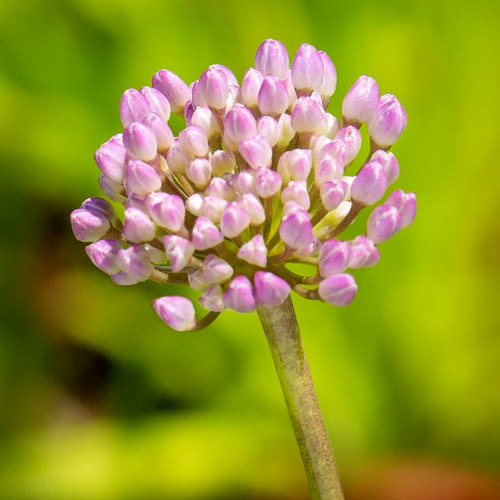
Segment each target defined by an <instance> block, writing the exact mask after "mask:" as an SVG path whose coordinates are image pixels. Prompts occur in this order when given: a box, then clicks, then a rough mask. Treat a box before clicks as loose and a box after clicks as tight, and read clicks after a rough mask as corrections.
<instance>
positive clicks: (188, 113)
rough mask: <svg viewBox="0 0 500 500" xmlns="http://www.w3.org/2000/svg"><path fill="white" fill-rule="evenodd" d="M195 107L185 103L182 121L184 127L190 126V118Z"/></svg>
mask: <svg viewBox="0 0 500 500" xmlns="http://www.w3.org/2000/svg"><path fill="white" fill-rule="evenodd" d="M195 109H196V106H195V105H194V104H193V103H192V102H191V101H189V102H187V103H186V106H185V107H184V113H183V114H184V121H185V122H186V125H187V126H188V127H189V125H191V118H192V117H193V115H194V112H195Z"/></svg>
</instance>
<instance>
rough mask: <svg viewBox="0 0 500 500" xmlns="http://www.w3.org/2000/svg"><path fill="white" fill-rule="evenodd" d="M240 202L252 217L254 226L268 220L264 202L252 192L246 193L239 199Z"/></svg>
mask: <svg viewBox="0 0 500 500" xmlns="http://www.w3.org/2000/svg"><path fill="white" fill-rule="evenodd" d="M238 204H239V205H240V206H241V208H243V209H244V210H245V212H246V213H247V214H248V216H249V217H250V224H251V225H252V226H260V225H261V224H262V223H263V222H264V221H265V220H266V213H265V211H264V207H263V206H262V203H261V202H260V201H259V200H258V199H257V197H256V196H255V195H253V194H252V193H246V194H244V195H243V196H241V197H240V198H239V199H238Z"/></svg>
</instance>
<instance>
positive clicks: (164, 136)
mask: <svg viewBox="0 0 500 500" xmlns="http://www.w3.org/2000/svg"><path fill="white" fill-rule="evenodd" d="M142 123H143V125H146V127H148V128H150V129H151V130H152V131H153V133H154V135H155V137H156V144H157V148H158V151H159V152H160V153H165V152H166V151H167V150H168V148H169V147H170V146H171V145H172V143H173V142H174V134H172V131H171V130H170V127H169V126H168V124H167V123H166V122H165V121H163V120H162V119H161V118H160V117H159V116H158V115H156V114H154V113H150V114H149V115H147V116H146V117H145V118H144V120H143V121H142Z"/></svg>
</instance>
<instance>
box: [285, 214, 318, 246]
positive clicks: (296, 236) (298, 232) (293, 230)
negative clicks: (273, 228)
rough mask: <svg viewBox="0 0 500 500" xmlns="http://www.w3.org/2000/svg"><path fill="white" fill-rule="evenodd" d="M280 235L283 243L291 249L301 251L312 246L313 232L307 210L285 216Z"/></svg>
mask: <svg viewBox="0 0 500 500" xmlns="http://www.w3.org/2000/svg"><path fill="white" fill-rule="evenodd" d="M279 234H280V237H281V239H282V241H283V242H284V243H285V244H286V245H288V246H289V247H291V248H295V249H297V250H301V249H302V248H306V247H307V246H308V245H310V244H311V242H312V240H313V230H312V225H311V221H310V220H309V214H308V213H307V212H306V211H305V210H297V211H296V212H293V213H289V214H288V215H285V216H284V217H283V219H282V220H281V224H280V228H279Z"/></svg>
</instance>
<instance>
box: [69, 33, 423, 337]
mask: <svg viewBox="0 0 500 500" xmlns="http://www.w3.org/2000/svg"><path fill="white" fill-rule="evenodd" d="M336 83H337V74H336V70H335V66H334V65H333V63H332V61H331V60H330V58H329V57H328V55H327V54H326V53H325V52H323V51H320V50H317V49H316V48H314V47H313V46H311V45H307V44H304V45H302V46H301V47H300V48H299V50H298V51H297V53H296V54H295V57H294V59H293V61H292V65H291V68H290V65H289V58H288V53H287V50H286V48H285V46H284V45H283V44H282V43H281V42H279V41H276V40H266V41H265V42H263V43H262V44H261V46H260V47H259V49H258V51H257V54H256V56H255V67H254V68H250V69H248V71H247V72H246V73H245V75H244V77H243V80H242V84H241V86H240V85H239V83H238V80H237V79H236V77H235V75H234V74H233V73H232V72H231V71H230V70H229V69H228V68H226V67H225V66H222V65H219V64H214V65H212V66H210V67H209V68H208V69H207V70H206V71H204V72H203V74H202V75H201V76H200V78H199V79H198V80H197V81H195V82H193V83H192V84H191V85H189V86H188V85H187V84H186V83H184V81H182V79H181V78H179V77H178V76H177V75H175V74H174V73H172V72H170V71H168V70H161V71H159V72H158V73H156V74H155V75H154V76H153V81H152V87H143V88H142V89H141V90H140V91H138V90H134V89H129V90H127V91H125V93H124V94H123V96H122V98H121V103H120V117H121V121H122V123H123V126H124V131H123V133H120V134H117V135H115V136H113V137H112V138H111V139H109V140H108V141H107V142H105V143H104V144H103V145H102V146H101V147H100V148H99V149H98V150H97V152H96V154H95V160H96V162H97V165H98V167H99V168H100V170H101V172H102V174H101V176H100V180H99V182H100V186H101V188H102V190H103V192H104V193H105V194H106V195H107V197H108V198H109V199H111V200H112V201H113V202H117V203H118V204H123V206H124V217H123V221H122V220H121V219H120V218H119V217H118V216H117V214H116V212H115V209H114V208H113V206H112V205H111V204H110V203H109V202H107V201H105V200H103V199H101V198H89V199H87V200H85V201H84V202H83V204H82V206H81V208H79V209H77V210H74V211H73V212H72V214H71V223H72V227H73V232H74V234H75V236H76V238H77V239H78V240H80V241H84V242H89V243H90V244H89V245H88V246H87V247H86V251H87V254H88V256H89V257H90V259H91V260H92V262H93V263H94V264H95V265H96V266H97V267H98V268H99V269H101V270H102V271H104V272H105V273H107V274H109V275H110V276H111V279H112V280H113V281H114V282H115V283H117V284H119V285H132V284H135V283H138V282H141V281H144V280H148V279H150V280H154V281H157V282H161V283H167V284H186V285H188V286H190V287H191V288H192V289H194V290H196V291H199V292H201V296H200V297H199V299H198V301H199V303H200V305H201V306H202V307H203V308H205V309H207V310H208V311H209V312H208V313H207V315H206V316H205V317H204V318H202V319H201V320H199V321H197V319H196V317H195V310H194V307H193V304H192V302H191V301H190V300H189V299H187V298H185V297H181V296H166V297H161V298H158V299H156V300H155V301H154V302H153V306H154V309H155V310H156V312H157V313H158V315H159V316H160V318H161V319H162V320H163V321H164V322H165V323H167V324H168V325H169V326H171V327H172V328H174V329H176V330H193V329H196V328H200V327H202V326H204V325H206V324H208V323H209V322H210V321H213V319H214V318H215V317H216V316H217V315H218V314H219V313H220V312H221V311H223V310H224V309H225V308H228V309H232V310H234V311H238V312H242V313H248V312H251V311H253V310H255V308H256V307H257V306H259V305H262V306H269V307H272V306H278V305H280V304H282V303H283V301H284V300H285V299H286V298H287V297H288V295H289V294H290V291H291V290H294V291H295V292H296V293H298V294H299V295H301V296H304V297H306V298H310V299H318V300H322V301H324V302H328V303H329V304H333V305H336V306H345V305H347V304H349V303H350V302H351V301H352V300H353V298H354V296H355V294H356V291H357V286H356V281H355V279H354V277H353V276H352V275H351V274H348V273H347V272H346V271H347V270H348V269H359V268H361V267H368V266H373V265H375V264H376V262H377V261H378V259H379V250H378V248H377V245H378V244H380V243H382V242H384V241H386V240H387V239H389V238H390V237H392V236H393V235H394V234H395V233H396V232H398V231H399V230H400V229H401V228H404V227H406V226H408V225H409V224H411V223H412V222H413V219H414V218H415V212H416V199H415V195H414V194H413V193H405V192H403V191H402V190H397V191H394V192H393V193H392V194H391V195H390V196H388V198H387V199H386V200H385V202H384V203H383V204H382V205H380V206H378V207H377V208H375V209H374V210H373V211H372V213H371V215H370V217H369V219H368V223H367V228H366V231H365V234H363V235H359V236H356V237H355V238H354V239H351V240H341V239H339V238H338V237H339V235H340V234H341V233H342V232H343V231H344V230H345V229H347V228H348V227H349V226H350V225H351V223H352V222H353V221H354V219H355V218H356V216H357V214H358V213H359V212H360V210H362V209H363V208H365V207H368V206H371V205H374V204H376V203H377V202H379V201H380V200H382V198H384V196H385V194H386V191H387V188H388V186H389V185H390V184H392V183H393V182H394V181H395V180H396V179H397V177H398V174H399V165H398V161H397V159H396V157H395V156H394V155H393V154H392V153H388V150H389V148H390V147H391V146H392V144H394V142H396V140H397V139H398V138H399V136H400V135H401V133H402V132H403V130H404V128H405V126H406V113H405V110H404V108H403V106H402V105H401V104H400V103H399V101H398V100H397V98H396V97H395V96H394V95H392V94H385V95H382V96H380V95H379V89H378V85H377V83H376V81H375V80H374V79H373V78H370V77H368V76H361V77H360V78H359V79H358V80H357V81H356V82H355V83H354V85H353V86H352V87H351V89H350V90H349V91H348V93H347V95H346V96H345V97H344V100H343V103H342V115H343V116H342V124H341V123H340V122H339V120H337V118H336V117H335V116H333V115H332V114H331V113H329V112H328V111H327V107H328V104H329V101H330V98H331V96H332V95H333V93H334V91H335V87H336ZM172 112H173V113H178V114H181V115H182V116H183V117H184V119H185V122H186V127H185V128H184V129H183V130H181V131H180V132H179V134H178V136H177V137H175V136H174V134H173V133H172V131H171V129H170V127H169V125H168V121H169V118H170V114H171V113H172ZM363 123H365V124H366V125H367V131H368V135H369V137H370V152H369V156H368V159H367V160H366V161H365V162H360V165H359V170H358V172H357V173H353V174H352V175H349V174H347V175H346V170H347V169H348V168H349V167H350V166H351V165H352V164H353V163H354V162H355V159H356V157H357V155H358V153H359V151H360V148H361V140H362V137H361V133H360V128H361V126H362V124H363ZM352 168H354V167H352ZM294 263H302V264H307V265H310V266H313V272H312V273H310V275H309V276H302V275H300V274H298V273H296V272H294V271H293V270H292V269H290V264H294Z"/></svg>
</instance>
